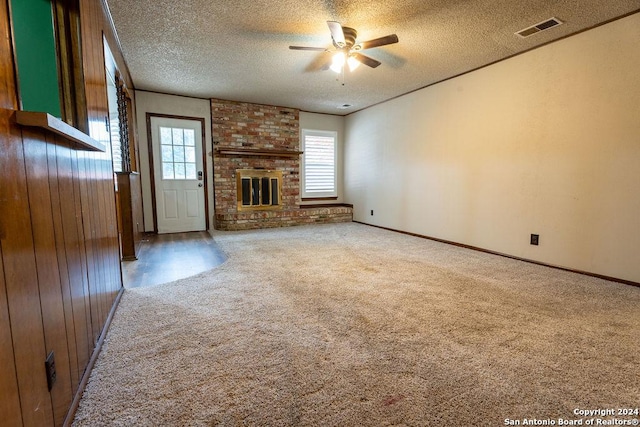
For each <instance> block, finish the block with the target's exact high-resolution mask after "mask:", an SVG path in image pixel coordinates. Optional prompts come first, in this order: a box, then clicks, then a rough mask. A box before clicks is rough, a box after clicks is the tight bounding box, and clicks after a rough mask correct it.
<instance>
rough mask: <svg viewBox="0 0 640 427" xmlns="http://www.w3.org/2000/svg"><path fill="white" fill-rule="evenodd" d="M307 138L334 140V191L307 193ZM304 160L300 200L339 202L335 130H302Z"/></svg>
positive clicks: (301, 170) (336, 137) (336, 134)
mask: <svg viewBox="0 0 640 427" xmlns="http://www.w3.org/2000/svg"><path fill="white" fill-rule="evenodd" d="M307 136H320V137H332V138H333V191H322V192H318V191H314V192H309V193H308V192H307V191H306V181H307V171H306V153H307V147H306V143H307ZM300 145H301V147H302V151H303V153H302V160H301V164H300V198H301V199H302V201H306V200H323V199H324V200H337V199H338V132H337V131H333V130H317V129H302V132H301V142H300Z"/></svg>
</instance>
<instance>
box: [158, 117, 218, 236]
mask: <svg viewBox="0 0 640 427" xmlns="http://www.w3.org/2000/svg"><path fill="white" fill-rule="evenodd" d="M151 141H152V150H153V165H154V171H153V173H154V181H155V190H156V191H155V192H156V214H157V219H158V233H179V232H185V231H201V230H205V229H206V220H205V218H206V212H205V202H204V197H205V194H204V169H203V164H202V143H203V141H202V122H200V121H199V120H186V119H174V118H165V117H154V116H152V117H151Z"/></svg>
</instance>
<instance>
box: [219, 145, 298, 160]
mask: <svg viewBox="0 0 640 427" xmlns="http://www.w3.org/2000/svg"><path fill="white" fill-rule="evenodd" d="M215 152H216V154H217V155H219V156H238V157H281V158H287V159H294V158H297V157H298V156H300V154H302V151H289V150H268V149H262V150H255V149H252V148H242V147H216V148H215Z"/></svg>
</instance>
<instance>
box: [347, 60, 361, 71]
mask: <svg viewBox="0 0 640 427" xmlns="http://www.w3.org/2000/svg"><path fill="white" fill-rule="evenodd" d="M347 64H348V65H349V71H354V70H355V69H356V68H358V67H359V66H360V61H358V60H357V59H356V58H354V57H353V56H349V59H347Z"/></svg>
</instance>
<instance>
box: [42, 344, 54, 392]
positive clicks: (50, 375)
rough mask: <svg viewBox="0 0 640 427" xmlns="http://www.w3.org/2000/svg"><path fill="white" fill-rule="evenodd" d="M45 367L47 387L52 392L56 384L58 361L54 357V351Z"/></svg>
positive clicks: (46, 361) (48, 357) (45, 362)
mask: <svg viewBox="0 0 640 427" xmlns="http://www.w3.org/2000/svg"><path fill="white" fill-rule="evenodd" d="M44 367H45V369H46V371H47V387H49V391H51V389H52V388H53V384H55V382H56V360H55V358H54V357H53V351H52V352H51V353H49V355H48V356H47V359H46V360H45V361H44Z"/></svg>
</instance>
